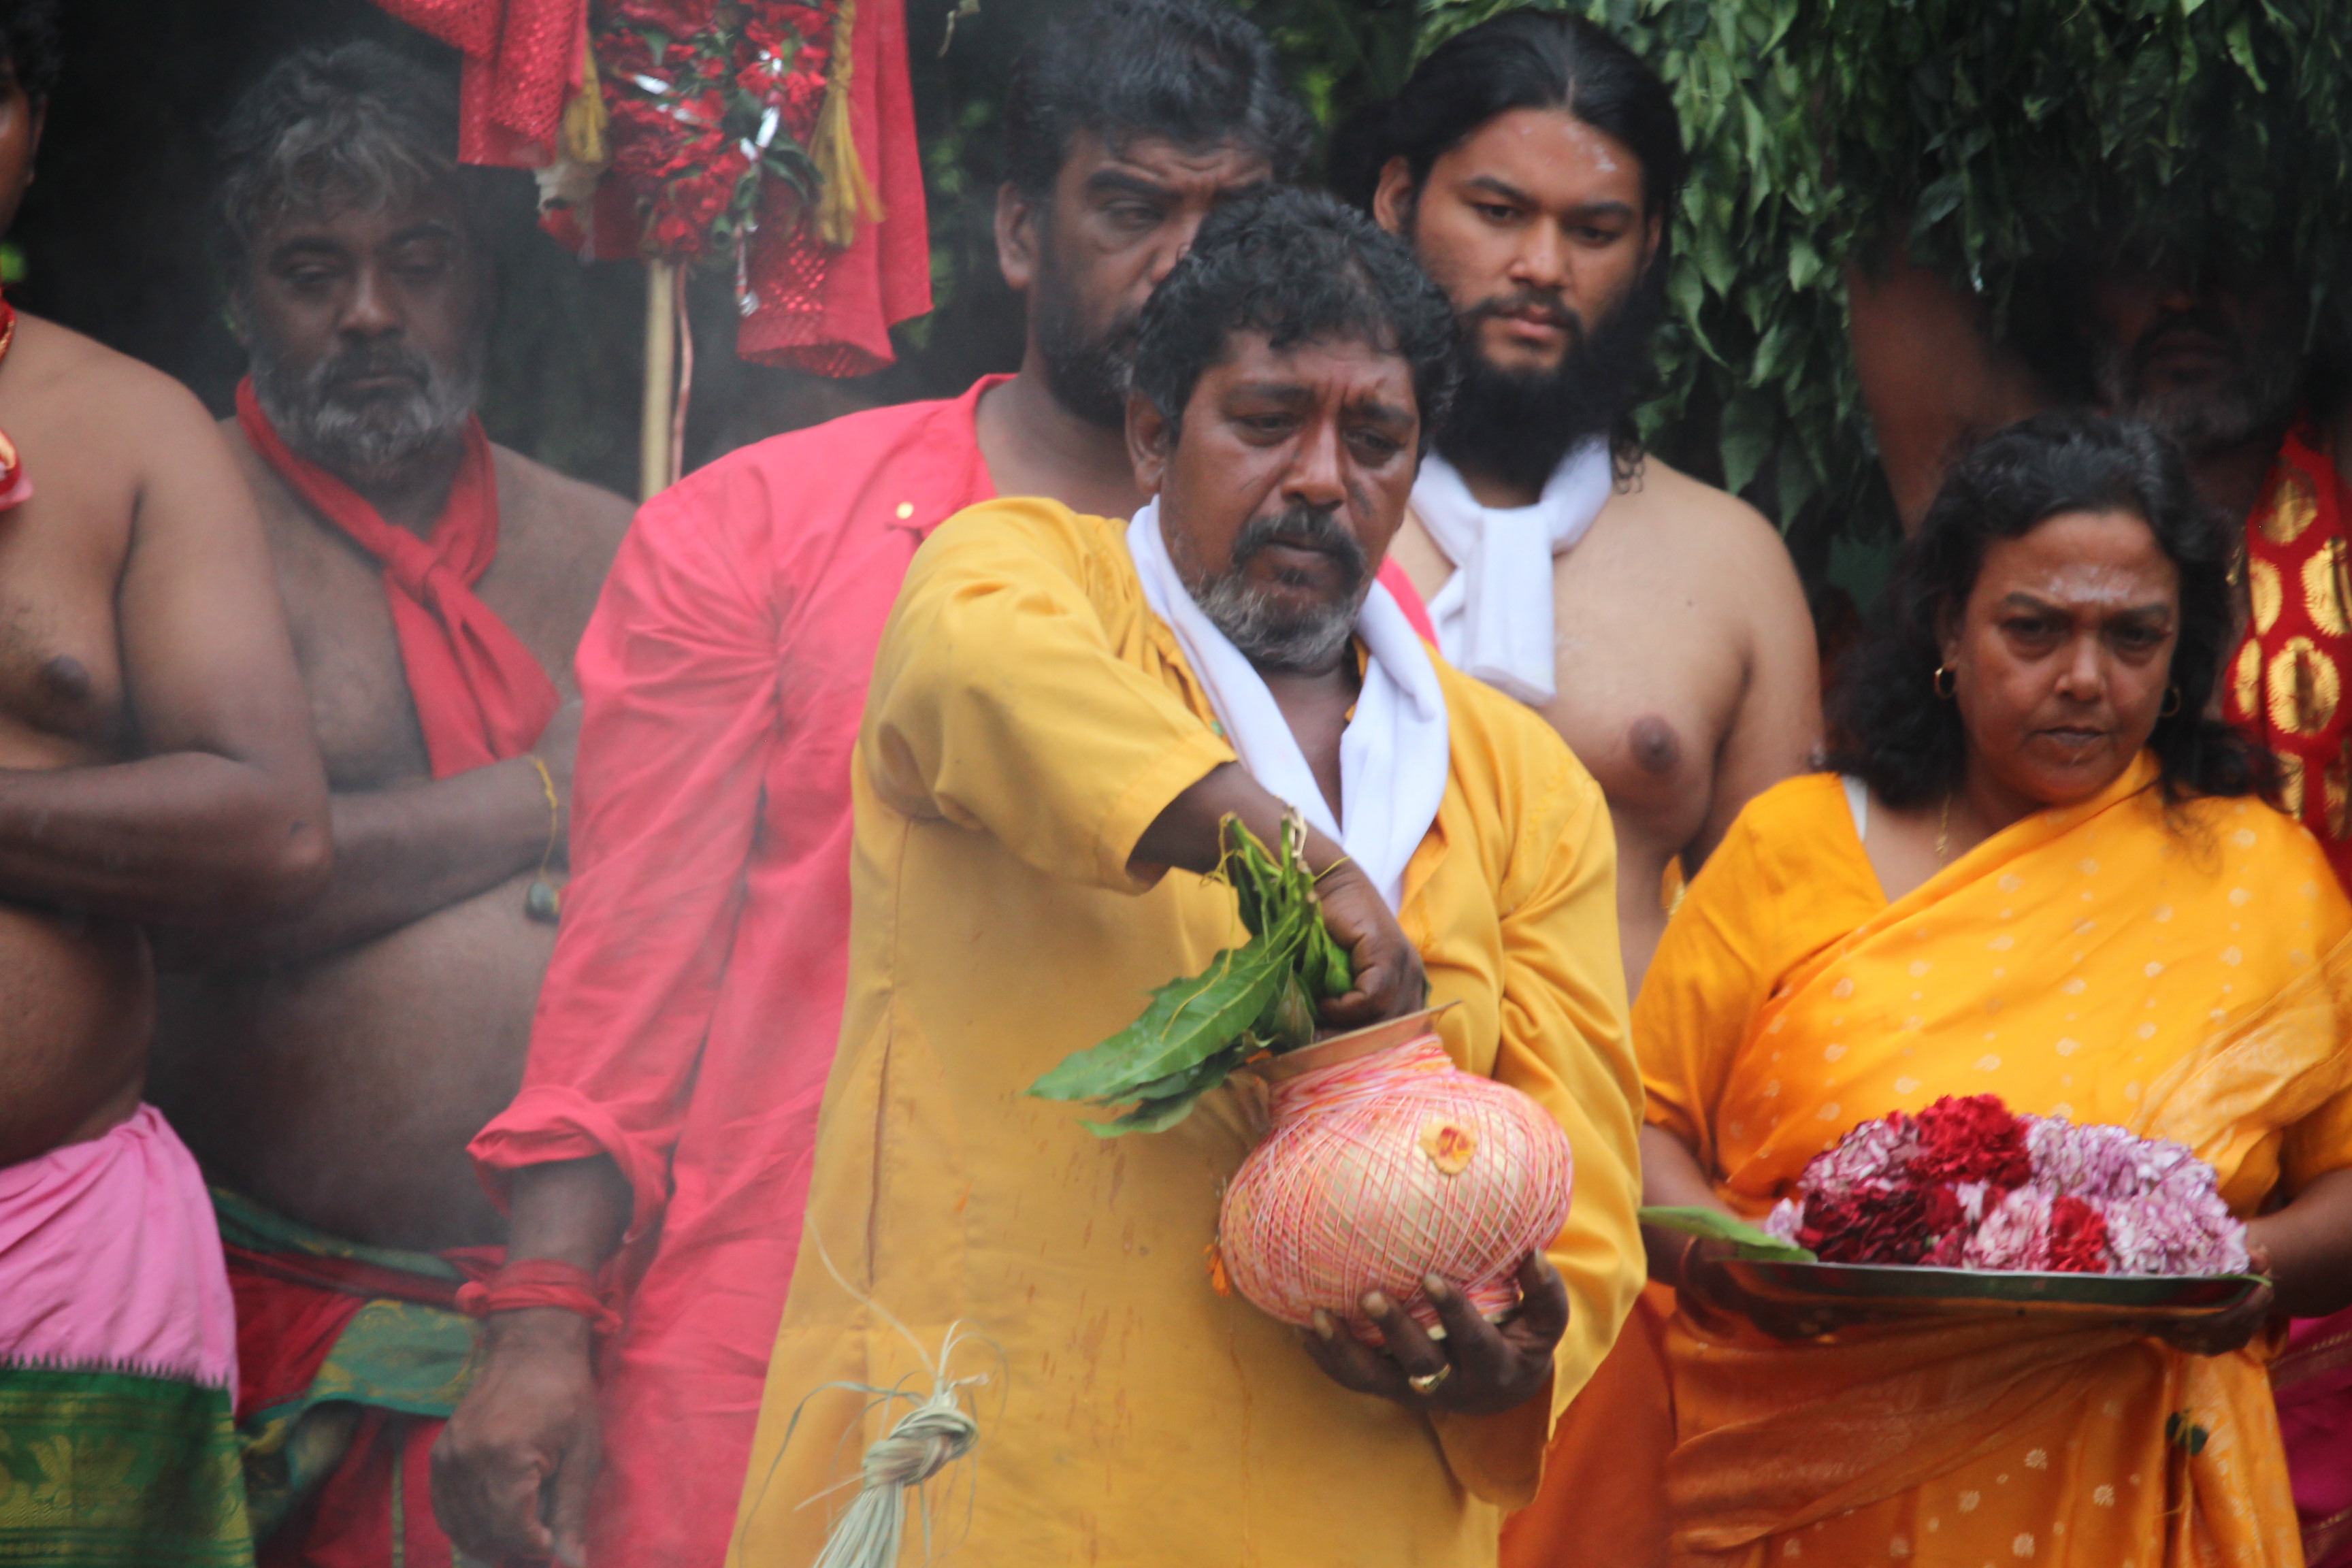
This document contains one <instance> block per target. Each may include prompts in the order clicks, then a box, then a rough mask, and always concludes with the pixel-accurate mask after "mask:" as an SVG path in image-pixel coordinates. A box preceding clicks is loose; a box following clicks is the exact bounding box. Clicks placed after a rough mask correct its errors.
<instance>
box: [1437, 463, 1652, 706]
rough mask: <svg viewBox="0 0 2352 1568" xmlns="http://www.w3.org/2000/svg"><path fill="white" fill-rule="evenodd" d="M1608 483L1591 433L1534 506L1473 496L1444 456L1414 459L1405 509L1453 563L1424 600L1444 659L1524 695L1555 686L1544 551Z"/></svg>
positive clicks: (1578, 533)
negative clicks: (1416, 475) (1416, 474)
mask: <svg viewBox="0 0 2352 1568" xmlns="http://www.w3.org/2000/svg"><path fill="white" fill-rule="evenodd" d="M1614 483H1615V474H1614V472H1613V470H1612V468H1611V466H1610V457H1609V443H1608V442H1607V441H1605V440H1602V439H1601V438H1599V437H1595V438H1593V439H1592V440H1590V441H1586V442H1584V443H1582V444H1580V445H1579V446H1577V447H1574V448H1572V449H1571V450H1570V452H1569V454H1568V456H1567V457H1565V458H1561V459H1560V460H1559V467H1558V468H1554V469H1553V470H1552V471H1551V478H1550V479H1546V480H1545V481H1544V488H1543V494H1542V496H1541V497H1539V498H1538V500H1537V501H1536V503H1535V504H1534V505H1533V506H1515V507H1489V506H1481V505H1479V504H1478V498H1477V497H1475V496H1474V495H1472V494H1471V493H1470V487H1469V486H1468V485H1467V484H1465V483H1464V482H1463V479H1462V476H1461V474H1460V473H1459V472H1457V471H1456V470H1455V468H1454V466H1453V465H1452V464H1451V463H1448V462H1447V461H1446V460H1445V459H1444V458H1441V457H1439V456H1438V455H1437V454H1436V453H1434V452H1432V453H1431V454H1430V455H1429V456H1428V457H1426V458H1423V459H1422V464H1421V477H1420V479H1417V480H1416V481H1414V484H1413V487H1412V510H1413V512H1414V515H1416V516H1418V517H1419V518H1420V519H1421V521H1422V526H1423V527H1424V528H1426V529H1428V530H1429V536H1430V538H1431V539H1432V540H1433V541H1435V542H1436V544H1437V548H1438V549H1440V550H1441V551H1444V552H1445V558H1446V559H1447V560H1448V561H1451V562H1452V563H1454V575H1453V576H1451V577H1449V578H1447V579H1446V581H1445V586H1444V587H1443V588H1440V589H1439V590H1438V591H1437V595H1436V596H1435V597H1434V598H1433V599H1431V600H1430V601H1429V618H1430V620H1431V621H1432V622H1433V623H1434V624H1435V626H1436V627H1437V646H1438V647H1439V648H1440V649H1441V650H1443V651H1444V655H1445V658H1446V660H1447V662H1449V663H1450V664H1452V665H1453V666H1454V668H1456V669H1459V670H1461V671H1463V672H1464V673H1465V674H1467V675H1475V676H1476V677H1477V678H1478V679H1481V680H1483V681H1485V682H1486V684H1487V685H1489V686H1493V687H1496V688H1497V689H1501V690H1503V691H1507V692H1508V693H1510V694H1511V695H1512V696H1513V697H1516V698H1517V699H1518V700H1520V701H1522V702H1525V703H1528V704H1530V705H1534V704H1541V703H1545V702H1549V701H1550V700H1552V699H1553V698H1554V697H1555V696H1557V695H1559V677H1558V673H1557V672H1558V669H1559V651H1558V648H1557V647H1556V645H1555V642H1554V627H1553V626H1552V606H1553V599H1552V582H1551V563H1552V558H1553V557H1554V556H1556V555H1560V554H1564V553H1565V552H1568V551H1569V550H1571V549H1573V548H1574V547H1575V545H1576V542H1577V541H1579V540H1580V539H1582V538H1583V537H1584V535H1585V532H1586V531H1587V530H1589V529H1590V528H1591V526H1592V520H1593V519H1594V518H1596V517H1599V516H1600V515H1601V507H1602V506H1603V505H1604V504H1606V503H1607V501H1608V500H1609V493H1610V490H1611V489H1612V488H1613V486H1614Z"/></svg>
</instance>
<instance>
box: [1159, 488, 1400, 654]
mask: <svg viewBox="0 0 2352 1568" xmlns="http://www.w3.org/2000/svg"><path fill="white" fill-rule="evenodd" d="M1276 539H1280V540H1282V541H1284V542H1286V543H1297V544H1306V545H1310V546H1313V547H1315V548H1317V549H1319V550H1323V551H1325V552H1328V553H1329V555H1330V557H1331V560H1332V563H1333V564H1334V565H1335V566H1336V567H1338V569H1339V574H1340V576H1341V578H1342V580H1343V583H1344V585H1345V587H1346V590H1347V591H1346V592H1345V593H1344V594H1343V595H1341V596H1340V597H1339V599H1337V600H1335V601H1333V602H1331V603H1329V604H1325V605H1309V606H1307V607H1306V608H1304V609H1301V608H1297V607H1296V606H1293V605H1286V604H1284V603H1283V602H1282V601H1281V600H1279V599H1277V598H1276V597H1275V596H1274V595H1271V594H1269V593H1268V592H1266V590H1265V587H1264V586H1263V585H1261V584H1255V583H1253V582H1251V581H1250V580H1249V578H1248V577H1246V576H1245V575H1244V567H1246V566H1247V565H1248V564H1249V563H1250V560H1251V558H1252V557H1254V556H1255V555H1256V554H1257V553H1258V552H1260V551H1262V550H1264V549H1265V547H1266V546H1267V545H1268V544H1270V543H1272V542H1274V541H1275V540H1276ZM1186 587H1187V588H1188V589H1189V590H1190V592H1191V593H1192V602H1193V603H1194V604H1196V605H1200V606H1201V613H1202V615H1205V616H1208V617H1209V621H1210V624H1211V625H1213V626H1215V627H1216V628H1217V629H1218V630H1219V631H1221V632H1223V633H1224V634H1225V640H1226V641H1228V642H1230V643H1232V644H1233V645H1234V647H1236V648H1238V649H1240V650H1241V652H1242V655H1243V657H1244V658H1247V659H1248V660H1249V661H1250V662H1251V663H1252V664H1255V665H1256V666H1258V667H1259V668H1263V669H1294V670H1312V669H1320V668H1323V667H1324V666H1326V665H1328V663H1330V661H1331V660H1332V659H1333V658H1337V657H1338V655H1339V650H1340V649H1341V648H1343V647H1346V646H1347V644H1348V638H1349V637H1350V636H1351V635H1353V633H1354V632H1355V629H1356V616H1358V615H1359V614H1360V612H1361V611H1362V609H1363V607H1364V596H1365V595H1368V594H1370V592H1371V591H1372V571H1371V562H1370V559H1369V558H1368V557H1367V556H1366V555H1365V553H1364V547H1363V545H1362V544H1361V543H1360V542H1358V540H1357V538H1356V536H1355V535H1354V534H1352V533H1350V532H1349V531H1347V530H1346V529H1345V528H1343V527H1341V526H1340V524H1339V519H1338V518H1336V517H1334V516H1333V515H1332V514H1331V513H1330V512H1328V511H1318V510H1314V509H1313V508H1311V507H1304V506H1293V507H1291V508H1289V509H1288V510H1286V511H1283V512H1281V513H1279V514H1277V515H1276V516H1273V517H1260V518H1253V519H1252V520H1251V521H1249V523H1248V524H1247V525H1246V526H1245V527H1244V528H1243V530H1242V531H1241V535H1240V537H1239V538H1237V539H1235V540H1234V552H1233V559H1232V562H1231V563H1230V564H1229V565H1228V566H1227V567H1226V568H1225V570H1224V571H1223V572H1222V573H1220V574H1217V575H1216V576H1214V577H1212V578H1210V579H1209V580H1207V581H1206V582H1202V583H1192V584H1186Z"/></svg>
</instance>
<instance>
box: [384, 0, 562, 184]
mask: <svg viewBox="0 0 2352 1568" xmlns="http://www.w3.org/2000/svg"><path fill="white" fill-rule="evenodd" d="M376 3H377V5H381V6H382V7H383V9H384V10H386V11H389V12H390V13H392V15H394V16H397V17H399V18H400V19H401V20H402V21H404V22H405V23H407V24H408V25H409V26H412V27H415V28H416V29H417V30H419V31H420V32H425V33H429V34H431V35H432V36H433V37H436V38H438V39H440V40H441V41H442V42H443V43H445V44H448V45H450V46H451V47H455V48H457V49H458V50H459V51H461V52H462V53H463V54H464V55H465V57H466V66H465V71H464V74H463V76H462V77H461V78H460V79H459V83H458V89H457V92H458V99H457V102H458V132H457V157H458V160H459V161H460V162H461V163H490V164H496V165H499V166H501V167H505V168H512V169H535V168H539V167H541V165H543V164H546V163H552V162H553V161H554V157H555V132H556V126H557V124H558V122H559V121H561V120H562V116H563V103H564V100H565V99H566V98H567V97H568V96H569V95H570V94H571V91H572V89H573V88H575V87H577V86H578V85H579V84H580V51H581V48H582V47H583V42H584V40H585V39H586V37H587V36H588V35H587V26H588V0H376Z"/></svg>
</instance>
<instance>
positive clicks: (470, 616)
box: [236, 377, 558, 779]
mask: <svg viewBox="0 0 2352 1568" xmlns="http://www.w3.org/2000/svg"><path fill="white" fill-rule="evenodd" d="M236 422H237V425H238V426H239V427H240V428H241V429H243V430H244V432H245V437H246V439H247V440H248V441H250V442H252V443H253V448H254V450H255V451H257V452H258V453H259V454H260V455H261V458H262V460H263V461H264V462H267V463H268V465H269V466H270V467H271V468H274V469H276V470H277V472H278V477H279V478H280V479H284V480H285V481H286V482H287V484H289V486H291V487H292V488H293V489H294V493H295V494H297V495H299V496H300V497H301V498H302V499H303V500H307V501H309V502H310V504H311V505H312V506H313V507H315V508H317V509H318V510H319V512H320V515H321V516H323V517H324V518H326V520H327V521H330V522H331V523H333V524H334V525H335V526H336V527H337V528H340V529H341V530H342V531H344V532H345V533H346V534H349V535H350V536H351V538H352V542H355V543H356V544H358V545H359V547H360V548H361V549H362V550H364V551H366V552H368V553H369V554H370V555H373V556H374V557H375V558H376V559H377V560H378V561H381V562H383V593H384V598H385V599H386V600H387V601H388V602H389V603H390V605H391V606H392V625H393V630H394V633H395V635H396V636H397V637H398V638H399V641H400V663H401V668H403V669H404V671H405V672H406V673H407V676H408V692H409V696H410V698H411V699H412V700H414V701H415V704H416V721H417V723H418V724H419V726H421V727H422V728H423V730H424V731H425V754H426V755H427V757H429V758H430V759H431V762H432V765H433V776H434V777H435V778H436V779H444V778H447V777H448V776H449V775H450V774H452V773H465V772H467V771H468V770H469V769H473V768H480V767H488V765H489V764H490V763H498V762H504V761H505V760H506V759H507V758H509V757H519V756H520V755H522V753H523V752H527V751H529V750H530V748H531V747H532V746H533V745H535V744H537V743H538V741H539V737H540V735H541V732H542V731H545V730H546V728H547V721H549V720H550V719H551V718H553V717H554V716H555V710H556V706H557V702H558V698H557V695H556V690H555V683H554V682H553V681H551V680H550V679H548V677H547V671H546V670H544V669H542V668H540V664H539V660H538V658H536V657H535V656H534V655H533V654H532V653H531V651H530V649H529V648H527V647H523V645H522V639H521V638H520V637H516V636H515V635H514V633H513V632H511V631H509V630H508V629H507V625H506V623H505V622H504V621H502V620H500V619H499V617H498V615H497V613H496V612H494V611H493V610H491V609H490V607H489V606H488V605H485V604H483V603H482V601H481V600H479V599H478V598H476V597H475V596H474V589H473V585H474V584H476V583H478V582H479V581H480V580H481V576H482V574H483V573H485V572H487V571H488V570H489V569H490V563H491V562H493V561H495V560H497V559H498V553H499V486H498V475H497V472H496V471H495V470H494V469H493V468H492V467H491V463H490V443H489V438H488V437H487V436H485V435H483V434H482V422H481V421H480V420H478V419H468V420H467V425H466V457H465V460H464V461H463V462H462V463H460V464H459V465H458V468H457V478H456V479H454V480H452V481H451V483H450V486H449V501H448V505H447V506H446V508H445V509H444V510H443V511H442V513H441V517H440V520H439V521H436V523H435V524H434V525H433V532H432V534H431V536H430V537H429V538H425V539H420V538H418V537H417V536H416V535H415V534H414V533H411V532H409V531H407V530H406V529H404V528H399V527H395V526H394V524H392V523H389V522H386V521H384V520H383V516H382V514H381V513H379V512H378V511H377V510H375V508H373V507H372V506H370V505H369V504H368V503H367V501H366V500H364V499H362V497H361V496H360V494H359V493H358V492H357V491H356V490H353V489H352V488H351V487H350V486H349V485H347V484H345V483H343V481H342V480H341V479H337V478H336V477H335V476H334V475H332V474H331V473H329V472H327V470H326V469H324V468H320V467H319V466H318V465H317V464H315V463H311V462H307V461H305V460H304V459H303V458H299V457H297V456H295V455H294V453H293V451H292V450H291V449H289V447H287V445H286V443H285V442H284V441H283V440H282V439H280V438H279V437H278V432H277V430H276V429H275V428H273V427H272V426H271V425H270V423H269V419H268V416H267V415H265V414H263V413H262V412H261V405H260V403H259V401H258V400H257V399H256V398H255V396H254V395H253V382H252V380H251V378H250V377H248V378H247V379H246V380H244V381H241V382H239V383H237V387H236Z"/></svg>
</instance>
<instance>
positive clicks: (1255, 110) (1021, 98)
mask: <svg viewBox="0 0 2352 1568" xmlns="http://www.w3.org/2000/svg"><path fill="white" fill-rule="evenodd" d="M1087 131H1091V132H1094V133H1095V134H1096V135H1097V136H1099V137H1101V138H1102V139H1103V140H1104V141H1105V142H1108V144H1109V145H1110V146H1111V147H1112V148H1113V149H1114V150H1116V149H1118V147H1119V146H1121V145H1123V144H1124V143H1125V142H1127V141H1128V140H1129V138H1132V137H1139V136H1142V137H1153V138H1157V139H1159V140H1161V141H1166V142H1174V143H1175V144H1176V145H1177V146H1180V147H1190V148H1200V147H1211V146H1216V145H1218V144H1220V143H1223V142H1232V143H1234V145H1236V146H1240V147H1245V148H1247V149H1249V150H1250V151H1252V152H1254V153H1259V154H1260V155H1262V156H1263V157H1264V158H1265V161H1266V163H1268V164H1270V165H1271V166H1272V168H1273V172H1274V178H1275V179H1276V181H1278V182H1281V183H1284V184H1288V183H1290V182H1292V181H1295V180H1297V178H1298V177H1299V175H1300V174H1301V173H1303V172H1304V171H1305V169H1306V167H1307V160H1308V159H1309V158H1310V157H1311V156H1312V155H1313V153H1314V151H1315V121H1313V120H1312V119H1311V118H1309V117H1308V115H1307V110H1305V109H1303V108H1301V107H1300V106H1299V103H1298V100H1297V99H1295V98H1293V97H1291V95H1290V89H1288V88H1287V87H1286V85H1285V84H1284V81H1283V76H1282V67H1281V63H1280V62H1279V61H1277V60H1276V58H1275V54H1274V46H1273V45H1272V44H1270V43H1268V42H1267V41H1266V37H1265V34H1264V33H1262V32H1260V31H1259V30H1258V28H1257V26H1256V24H1255V23H1253V22H1251V21H1250V20H1249V19H1248V18H1247V17H1245V16H1243V15H1242V14H1241V13H1240V12H1239V11H1238V10H1236V9H1234V6H1232V5H1228V4H1226V3H1225V0H1094V3H1093V4H1091V5H1082V6H1079V7H1077V8H1076V9H1074V10H1070V11H1066V12H1064V13H1063V14H1062V15H1060V16H1056V17H1055V19H1054V20H1053V21H1052V22H1050V23H1048V24H1047V25H1046V27H1045V31H1044V32H1043V33H1041V34H1040V35H1039V36H1038V37H1037V38H1036V40H1035V41H1034V42H1033V43H1031V44H1030V45H1029V47H1027V48H1025V49H1024V50H1022V52H1021V58H1020V59H1019V60H1017V61H1016V62H1014V64H1013V79H1012V82H1011V84H1010V86H1009V88H1008V89H1007V90H1006V93H1005V98H1004V173H1005V178H1007V179H1008V180H1010V181H1011V182H1012V183H1013V185H1014V186H1015V187H1017V188H1018V189H1019V190H1020V191H1021V193H1022V194H1023V195H1025V196H1027V197H1029V198H1030V199H1031V200H1032V201H1038V202H1042V201H1045V199H1047V198H1048V197H1050V196H1051V195H1052V194H1053V190H1054V179H1055V175H1057V174H1060V173H1061V169H1062V163H1063V161H1064V160H1065V159H1066V157H1068V155H1069V151H1070V142H1071V140H1072V138H1074V137H1076V135H1078V134H1079V133H1080V132H1087Z"/></svg>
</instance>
